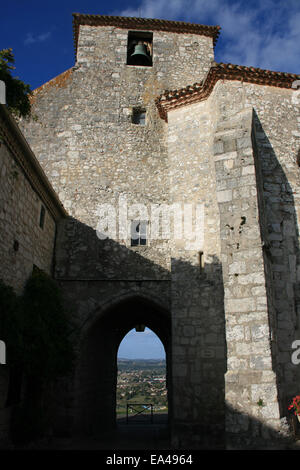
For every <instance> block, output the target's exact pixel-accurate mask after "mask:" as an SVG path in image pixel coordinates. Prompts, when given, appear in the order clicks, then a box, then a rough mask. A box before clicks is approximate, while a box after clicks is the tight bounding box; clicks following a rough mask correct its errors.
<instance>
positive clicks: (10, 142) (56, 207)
mask: <svg viewBox="0 0 300 470" xmlns="http://www.w3.org/2000/svg"><path fill="white" fill-rule="evenodd" d="M48 185H49V183H48V180H47V179H46V177H45V175H43V174H42V170H41V168H40V167H39V164H38V162H37V161H36V160H35V157H34V155H33V154H32V152H31V150H30V148H29V147H28V145H27V143H26V141H25V139H24V137H23V136H22V134H21V132H20V130H19V128H18V126H17V124H16V122H15V120H14V119H13V118H12V116H11V115H10V114H9V113H8V112H7V110H6V109H5V107H4V106H3V105H0V258H1V263H0V279H1V280H2V281H3V282H4V283H5V284H6V285H8V286H11V287H12V288H13V289H14V291H15V292H16V294H18V295H19V294H21V293H22V291H23V288H24V285H25V283H26V281H27V279H28V278H29V276H30V275H31V273H32V270H33V266H34V265H35V266H37V267H38V268H39V269H42V270H43V271H45V272H46V273H48V274H50V275H52V272H53V256H54V246H55V236H56V224H57V222H58V220H59V218H60V217H62V216H63V215H66V213H65V211H64V210H63V208H62V207H61V204H60V203H59V201H58V200H57V199H56V197H55V194H54V192H53V190H52V188H50V186H48ZM42 206H43V207H44V208H45V217H44V224H43V227H40V212H41V207H42ZM0 315H1V312H0ZM0 339H1V331H0ZM8 384H9V364H6V365H0V440H2V441H3V440H5V439H7V438H8V433H9V423H10V409H8V408H5V403H6V397H7V392H8Z"/></svg>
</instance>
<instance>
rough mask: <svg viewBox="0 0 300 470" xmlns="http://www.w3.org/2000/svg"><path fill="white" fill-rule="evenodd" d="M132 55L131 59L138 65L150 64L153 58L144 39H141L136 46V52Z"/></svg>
mask: <svg viewBox="0 0 300 470" xmlns="http://www.w3.org/2000/svg"><path fill="white" fill-rule="evenodd" d="M130 57H131V61H134V62H135V63H136V65H149V64H150V63H151V58H150V57H149V56H148V54H147V49H146V46H145V44H143V43H142V41H139V42H138V43H137V44H136V45H135V46H134V52H133V53H132V54H131V56H130Z"/></svg>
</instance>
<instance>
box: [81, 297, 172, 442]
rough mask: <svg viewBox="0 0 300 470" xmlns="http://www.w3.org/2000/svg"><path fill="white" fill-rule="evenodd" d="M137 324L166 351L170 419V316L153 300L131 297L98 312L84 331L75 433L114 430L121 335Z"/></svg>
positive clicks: (82, 433)
mask: <svg viewBox="0 0 300 470" xmlns="http://www.w3.org/2000/svg"><path fill="white" fill-rule="evenodd" d="M140 323H142V324H144V325H146V326H147V327H149V328H150V329H151V330H152V331H153V332H154V333H155V334H156V335H157V336H158V338H159V339H160V340H161V342H162V343H163V345H164V348H165V352H166V369H167V388H168V402H169V419H170V418H171V416H172V411H171V410H172V391H171V315H170V313H169V312H168V311H167V310H166V309H165V308H163V307H162V306H160V305H159V304H158V303H157V302H154V301H153V300H150V299H148V298H145V297H142V296H130V297H127V298H125V299H119V301H118V302H116V303H113V304H112V305H110V306H109V307H108V308H106V309H105V310H101V312H100V313H98V315H95V316H94V319H93V321H92V322H90V324H89V326H88V327H87V328H85V331H84V334H83V337H82V341H81V345H80V360H79V365H78V369H77V374H76V412H75V422H74V425H75V429H74V431H75V433H76V434H81V435H99V434H102V433H103V432H107V431H109V430H112V429H113V428H114V427H115V425H116V386H117V352H118V348H119V345H120V343H121V341H122V339H123V338H124V336H125V335H126V334H127V333H128V331H130V330H131V329H132V328H134V327H135V325H136V324H140Z"/></svg>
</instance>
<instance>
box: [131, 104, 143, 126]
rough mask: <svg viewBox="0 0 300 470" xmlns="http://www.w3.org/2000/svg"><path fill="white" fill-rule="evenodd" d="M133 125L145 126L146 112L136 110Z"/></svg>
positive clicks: (133, 112)
mask: <svg viewBox="0 0 300 470" xmlns="http://www.w3.org/2000/svg"><path fill="white" fill-rule="evenodd" d="M132 123H133V124H139V125H140V126H144V125H145V124H146V110H145V109H139V108H134V109H133V111H132Z"/></svg>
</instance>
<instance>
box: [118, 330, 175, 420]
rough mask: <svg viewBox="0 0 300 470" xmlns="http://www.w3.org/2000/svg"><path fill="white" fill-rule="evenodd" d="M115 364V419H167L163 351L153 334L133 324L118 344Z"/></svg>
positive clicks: (158, 340) (166, 392) (164, 356)
mask: <svg viewBox="0 0 300 470" xmlns="http://www.w3.org/2000/svg"><path fill="white" fill-rule="evenodd" d="M143 327H144V328H143ZM117 364H118V376H117V394H116V417H117V422H119V423H122V422H124V420H125V418H126V423H127V424H130V423H132V424H137V423H150V424H151V423H156V422H162V421H165V422H167V417H168V391H167V384H166V354H165V349H164V346H163V344H162V342H161V341H160V339H159V338H158V337H157V336H156V334H155V333H154V332H153V331H152V330H151V329H150V328H147V327H145V326H144V325H140V324H139V325H136V328H134V329H132V330H130V331H129V333H127V335H126V336H125V337H124V338H123V340H122V342H121V344H120V347H119V350H118V362H117Z"/></svg>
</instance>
